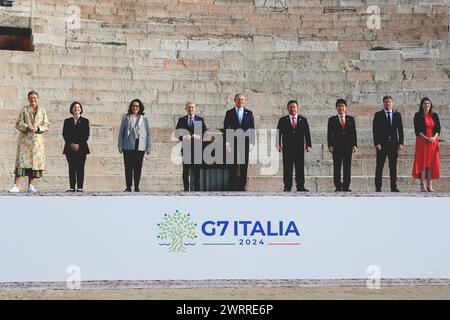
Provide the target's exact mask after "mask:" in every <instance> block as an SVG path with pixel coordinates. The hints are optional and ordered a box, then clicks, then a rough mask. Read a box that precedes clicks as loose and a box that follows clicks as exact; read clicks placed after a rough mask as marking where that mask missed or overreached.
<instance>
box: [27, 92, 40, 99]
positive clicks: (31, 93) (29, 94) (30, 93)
mask: <svg viewBox="0 0 450 320" xmlns="http://www.w3.org/2000/svg"><path fill="white" fill-rule="evenodd" d="M33 94H35V95H37V96H38V97H39V93H37V92H36V91H34V90H31V91H30V92H28V98H29V97H30V96H31V95H33Z"/></svg>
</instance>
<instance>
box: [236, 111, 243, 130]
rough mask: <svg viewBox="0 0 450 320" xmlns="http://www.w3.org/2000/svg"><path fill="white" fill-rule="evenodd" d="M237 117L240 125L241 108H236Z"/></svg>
mask: <svg viewBox="0 0 450 320" xmlns="http://www.w3.org/2000/svg"><path fill="white" fill-rule="evenodd" d="M237 117H238V121H239V125H240V126H241V125H242V112H241V109H238V111H237Z"/></svg>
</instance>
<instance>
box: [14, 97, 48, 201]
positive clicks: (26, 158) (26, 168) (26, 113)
mask: <svg viewBox="0 0 450 320" xmlns="http://www.w3.org/2000/svg"><path fill="white" fill-rule="evenodd" d="M38 102H39V95H38V93H37V92H35V91H30V92H29V93H28V106H26V107H24V108H23V109H22V111H21V112H20V114H19V117H18V119H17V122H16V129H17V130H19V142H18V147H17V156H16V168H15V171H14V174H15V179H14V185H13V187H12V188H11V189H10V190H9V192H19V187H18V185H19V182H20V178H21V177H24V176H27V177H28V192H36V189H35V188H34V187H33V179H35V178H40V177H42V172H43V171H44V170H45V140H44V135H43V134H44V133H46V132H47V131H48V130H49V127H50V123H49V121H48V117H47V113H46V112H45V110H44V109H42V108H41V107H39V105H38Z"/></svg>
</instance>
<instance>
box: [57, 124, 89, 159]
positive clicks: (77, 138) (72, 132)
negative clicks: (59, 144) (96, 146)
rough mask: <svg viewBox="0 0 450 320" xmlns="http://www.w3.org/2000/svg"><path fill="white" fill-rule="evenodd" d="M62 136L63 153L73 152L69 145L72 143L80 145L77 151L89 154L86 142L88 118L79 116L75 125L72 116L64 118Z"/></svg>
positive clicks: (87, 137)
mask: <svg viewBox="0 0 450 320" xmlns="http://www.w3.org/2000/svg"><path fill="white" fill-rule="evenodd" d="M63 138H64V141H65V144H64V151H63V154H67V153H73V152H74V151H72V148H71V147H70V145H71V144H72V143H75V144H78V145H80V148H79V149H78V151H77V152H80V153H81V154H89V147H88V144H87V141H88V139H89V120H88V119H86V118H83V117H81V116H80V119H78V122H77V125H75V122H74V121H73V118H72V117H70V118H67V119H66V120H64V126H63Z"/></svg>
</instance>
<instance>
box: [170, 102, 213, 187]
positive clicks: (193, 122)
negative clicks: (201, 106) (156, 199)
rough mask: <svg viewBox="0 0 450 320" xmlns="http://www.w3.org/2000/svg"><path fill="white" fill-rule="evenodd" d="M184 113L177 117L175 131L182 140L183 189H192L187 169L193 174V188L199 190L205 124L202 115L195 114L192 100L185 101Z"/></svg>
mask: <svg viewBox="0 0 450 320" xmlns="http://www.w3.org/2000/svg"><path fill="white" fill-rule="evenodd" d="M185 110H186V113H187V114H186V115H185V116H184V117H181V118H179V119H178V122H177V127H176V129H177V130H179V131H178V133H176V135H177V137H178V139H179V140H180V141H182V142H183V144H182V151H181V152H182V155H183V185H184V191H189V190H190V189H192V182H191V183H190V182H189V169H191V168H192V171H193V175H194V183H193V190H194V191H199V190H200V165H201V164H202V162H203V150H202V141H203V134H204V133H205V131H206V124H205V121H204V120H203V118H202V117H199V116H197V115H196V114H195V112H196V105H195V103H193V102H188V103H186V106H185Z"/></svg>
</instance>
